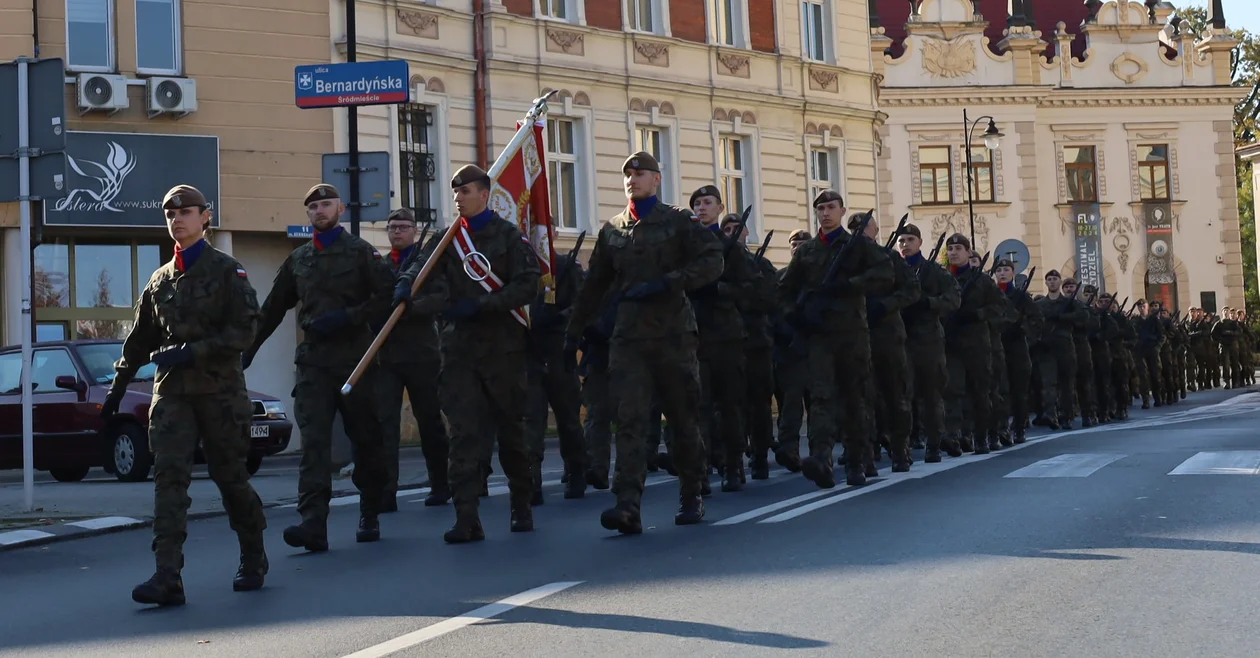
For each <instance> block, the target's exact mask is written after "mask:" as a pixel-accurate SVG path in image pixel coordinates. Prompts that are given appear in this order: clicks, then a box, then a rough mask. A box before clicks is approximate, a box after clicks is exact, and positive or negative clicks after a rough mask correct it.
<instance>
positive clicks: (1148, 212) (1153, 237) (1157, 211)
mask: <svg viewBox="0 0 1260 658" xmlns="http://www.w3.org/2000/svg"><path fill="white" fill-rule="evenodd" d="M1142 218H1143V224H1144V225H1145V226H1144V227H1143V232H1144V233H1145V234H1146V297H1147V299H1148V300H1152V299H1157V300H1159V301H1161V302H1163V303H1164V308H1166V309H1168V311H1169V312H1170V313H1171V312H1173V311H1174V310H1176V309H1177V272H1176V271H1175V270H1174V266H1173V263H1174V262H1175V261H1173V236H1172V231H1173V219H1172V207H1171V206H1170V205H1169V204H1167V203H1143V204H1142Z"/></svg>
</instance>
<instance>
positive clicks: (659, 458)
mask: <svg viewBox="0 0 1260 658" xmlns="http://www.w3.org/2000/svg"><path fill="white" fill-rule="evenodd" d="M656 465H657V466H659V467H660V468H661V470H662V471H665V472H666V473H669V474H670V475H672V476H674V477H678V469H677V468H675V467H674V458H673V457H671V456H670V455H669V453H668V452H661V453H657V455H656Z"/></svg>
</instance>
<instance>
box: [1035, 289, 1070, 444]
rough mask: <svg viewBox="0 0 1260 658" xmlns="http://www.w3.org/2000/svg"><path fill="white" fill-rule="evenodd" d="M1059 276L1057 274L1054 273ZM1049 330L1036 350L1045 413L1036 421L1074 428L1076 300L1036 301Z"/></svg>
mask: <svg viewBox="0 0 1260 658" xmlns="http://www.w3.org/2000/svg"><path fill="white" fill-rule="evenodd" d="M1051 273H1053V274H1055V275H1056V276H1057V274H1058V273H1057V272H1054V271H1053V270H1051V272H1047V276H1049V275H1050V274H1051ZM1036 304H1037V307H1038V308H1039V309H1040V310H1041V316H1042V317H1043V318H1044V319H1045V322H1046V329H1045V331H1044V332H1042V335H1041V342H1040V343H1038V345H1037V347H1036V349H1035V350H1034V351H1033V358H1034V359H1038V360H1039V362H1040V363H1039V368H1038V369H1039V370H1040V372H1041V380H1040V382H1041V414H1040V415H1039V416H1038V417H1037V419H1036V420H1035V421H1034V422H1035V423H1037V424H1043V425H1048V426H1049V427H1051V428H1053V429H1057V428H1058V427H1059V426H1060V425H1067V426H1069V427H1070V426H1071V422H1072V421H1071V414H1072V405H1073V402H1074V401H1075V400H1076V363H1077V362H1076V345H1075V343H1073V340H1072V328H1073V326H1074V325H1075V323H1076V321H1075V313H1076V311H1077V310H1079V309H1078V307H1077V306H1076V305H1075V304H1076V301H1075V300H1070V299H1069V298H1068V297H1066V296H1064V295H1062V294H1060V295H1059V296H1058V297H1053V298H1052V297H1049V296H1046V297H1040V298H1038V299H1037V300H1036Z"/></svg>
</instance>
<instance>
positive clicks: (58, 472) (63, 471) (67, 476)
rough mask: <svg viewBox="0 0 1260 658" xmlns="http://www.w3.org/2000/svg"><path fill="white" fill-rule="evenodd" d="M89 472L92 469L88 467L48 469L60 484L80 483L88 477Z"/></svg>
mask: <svg viewBox="0 0 1260 658" xmlns="http://www.w3.org/2000/svg"><path fill="white" fill-rule="evenodd" d="M89 470H91V469H89V468H88V467H87V466H76V467H72V468H51V469H48V472H49V473H51V474H52V476H53V479H54V480H56V481H58V482H78V481H80V480H82V479H83V478H85V477H87V474H88V471H89Z"/></svg>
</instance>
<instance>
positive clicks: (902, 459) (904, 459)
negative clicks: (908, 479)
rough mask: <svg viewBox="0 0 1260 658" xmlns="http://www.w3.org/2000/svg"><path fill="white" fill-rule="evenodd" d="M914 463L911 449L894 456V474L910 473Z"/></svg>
mask: <svg viewBox="0 0 1260 658" xmlns="http://www.w3.org/2000/svg"><path fill="white" fill-rule="evenodd" d="M913 463H914V457H913V456H912V455H911V454H910V449H909V448H906V449H905V450H904V451H902V452H901V454H893V455H892V472H893V473H909V472H910V465H911V464H913Z"/></svg>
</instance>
